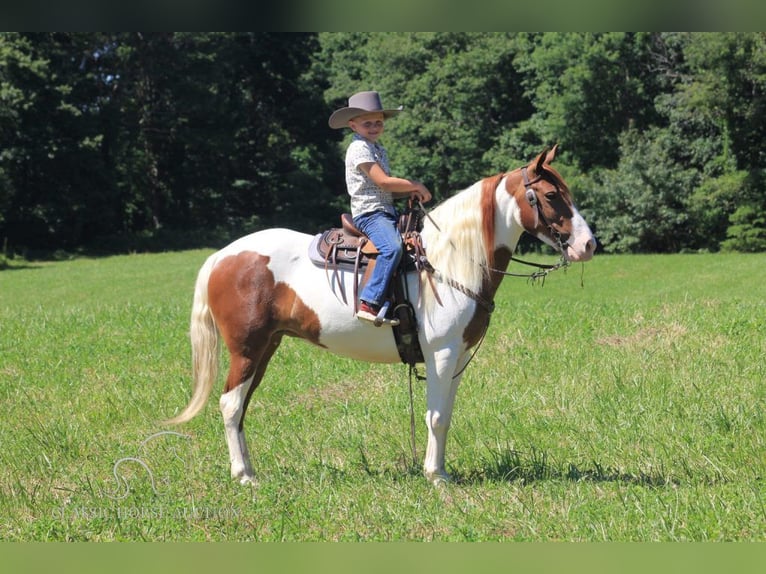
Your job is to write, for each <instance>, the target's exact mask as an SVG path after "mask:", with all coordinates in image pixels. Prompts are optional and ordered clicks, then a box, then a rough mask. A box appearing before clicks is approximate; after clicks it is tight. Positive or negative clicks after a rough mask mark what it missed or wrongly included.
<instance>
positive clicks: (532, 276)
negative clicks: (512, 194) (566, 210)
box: [488, 166, 569, 283]
mask: <svg viewBox="0 0 766 574" xmlns="http://www.w3.org/2000/svg"><path fill="white" fill-rule="evenodd" d="M544 173H545V172H543V173H541V174H539V175H538V176H537V177H535V178H534V179H531V180H530V179H529V172H528V170H527V167H526V166H525V167H522V168H521V177H522V180H523V182H524V188H525V190H526V191H525V192H524V193H525V196H526V198H527V202H529V205H531V206H532V207H534V208H536V209H537V217H538V219H539V221H541V222H542V223H543V225H545V227H546V228H547V229H548V232H549V233H550V234H551V237H553V239H554V241H555V242H556V244H557V248H558V250H559V253H560V254H561V260H560V261H559V262H558V263H555V264H553V265H547V264H544V263H533V262H531V261H524V260H523V259H519V258H518V257H515V256H513V255H512V256H511V261H515V262H517V263H521V264H522V265H529V266H530V267H537V268H538V269H539V270H538V271H534V272H533V273H510V272H508V271H503V270H502V269H495V268H494V267H488V270H489V271H491V272H492V273H498V274H500V275H504V276H506V277H525V278H527V279H529V280H531V281H535V280H537V279H542V280H543V283H544V282H545V277H547V275H548V273H550V272H551V271H556V269H561V268H562V267H568V266H569V260H568V259H567V258H566V256H565V255H564V254H565V253H566V247H565V245H566V243H565V242H564V241H562V237H561V233H560V232H559V231H558V230H557V229H556V228H555V227H553V224H552V223H551V222H550V221H548V218H547V217H545V214H544V213H543V209H542V207H540V201H539V200H538V199H537V192H535V190H534V189H533V188H532V184H534V183H537V182H538V181H543V180H545V175H544ZM549 182H550V183H551V184H552V185H553V186H554V187H556V189H558V185H556V183H555V182H552V181H549Z"/></svg>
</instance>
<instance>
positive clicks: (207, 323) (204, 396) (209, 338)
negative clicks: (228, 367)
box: [165, 255, 220, 424]
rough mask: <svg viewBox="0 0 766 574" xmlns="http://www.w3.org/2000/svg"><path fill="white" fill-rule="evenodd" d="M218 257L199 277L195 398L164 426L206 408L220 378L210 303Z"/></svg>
mask: <svg viewBox="0 0 766 574" xmlns="http://www.w3.org/2000/svg"><path fill="white" fill-rule="evenodd" d="M215 262H216V258H215V256H212V255H211V256H210V257H208V259H207V261H205V264H204V265H203V266H202V268H201V269H200V270H199V273H198V274H197V283H196V284H195V287H194V302H193V304H192V312H191V326H190V331H189V335H190V338H191V348H192V379H193V384H192V396H191V399H189V403H188V404H187V405H186V408H185V409H184V410H183V411H182V412H181V413H180V414H179V415H177V416H175V417H173V418H172V419H169V420H167V421H165V424H180V423H185V422H187V421H189V420H191V419H192V418H194V417H195V416H196V415H197V414H198V413H199V412H200V411H201V410H202V408H203V407H204V406H205V403H207V400H208V398H209V397H210V391H211V390H212V388H213V385H214V384H215V382H216V380H217V378H218V358H219V350H218V344H219V339H220V336H219V333H218V328H217V327H216V324H215V320H214V319H213V314H212V313H211V312H210V307H208V304H207V283H208V279H209V278H210V273H211V271H212V270H213V266H214V265H215Z"/></svg>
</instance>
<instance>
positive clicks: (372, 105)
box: [329, 92, 404, 130]
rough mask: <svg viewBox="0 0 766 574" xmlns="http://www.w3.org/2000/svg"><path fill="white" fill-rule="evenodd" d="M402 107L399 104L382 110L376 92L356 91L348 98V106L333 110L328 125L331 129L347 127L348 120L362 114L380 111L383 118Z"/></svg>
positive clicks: (400, 109) (392, 114) (397, 111)
mask: <svg viewBox="0 0 766 574" xmlns="http://www.w3.org/2000/svg"><path fill="white" fill-rule="evenodd" d="M403 109H404V106H399V107H398V108H396V109H395V110H384V109H383V104H382V103H380V94H378V92H358V93H356V94H354V95H353V96H351V97H350V98H349V99H348V106H347V107H345V108H340V109H339V110H335V111H334V112H333V113H332V115H331V116H330V121H329V124H330V127H331V128H333V129H336V130H337V129H339V128H345V127H348V120H352V119H354V118H355V117H357V116H361V115H362V114H370V113H375V112H380V113H382V114H383V117H384V118H390V117H391V116H395V115H396V114H398V113H399V112H401V111H402V110H403Z"/></svg>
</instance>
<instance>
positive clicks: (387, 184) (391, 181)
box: [359, 162, 431, 203]
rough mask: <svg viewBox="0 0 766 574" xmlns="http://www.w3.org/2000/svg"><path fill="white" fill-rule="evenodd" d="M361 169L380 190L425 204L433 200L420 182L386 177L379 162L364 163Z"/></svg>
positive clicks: (360, 166)
mask: <svg viewBox="0 0 766 574" xmlns="http://www.w3.org/2000/svg"><path fill="white" fill-rule="evenodd" d="M359 169H361V170H362V171H363V172H364V173H365V174H367V177H369V178H370V179H371V180H372V181H373V183H375V185H377V186H378V187H379V188H381V189H384V190H386V191H390V192H391V193H393V194H394V195H398V196H407V195H411V196H413V197H414V198H415V199H417V200H420V201H422V202H423V203H426V202H428V201H430V200H431V192H430V191H428V188H427V187H426V186H425V185H423V184H422V183H420V182H419V181H414V180H411V179H406V178H403V177H392V176H390V175H386V172H385V171H383V168H382V167H380V165H379V164H378V163H377V162H370V163H362V164H360V165H359Z"/></svg>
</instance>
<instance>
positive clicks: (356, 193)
mask: <svg viewBox="0 0 766 574" xmlns="http://www.w3.org/2000/svg"><path fill="white" fill-rule="evenodd" d="M372 162H377V163H378V164H379V165H380V167H381V168H382V169H383V171H384V172H385V174H386V175H391V171H390V168H389V167H388V154H387V153H386V148H384V147H383V146H382V145H380V144H379V143H371V142H369V141H367V140H366V139H364V138H363V137H362V136H360V135H359V134H354V139H353V140H352V141H351V143H350V144H349V146H348V149H347V150H346V188H347V189H348V194H349V195H350V196H351V215H352V216H353V217H356V216H358V215H361V214H363V213H368V212H371V211H388V212H389V213H395V212H396V210H395V209H394V197H393V195H392V194H391V192H390V191H385V190H383V189H381V188H379V187H378V186H377V185H375V183H374V182H373V181H372V180H371V179H370V178H369V177H367V174H365V173H364V172H363V171H362V170H361V169H360V168H359V166H360V165H361V164H363V163H372Z"/></svg>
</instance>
